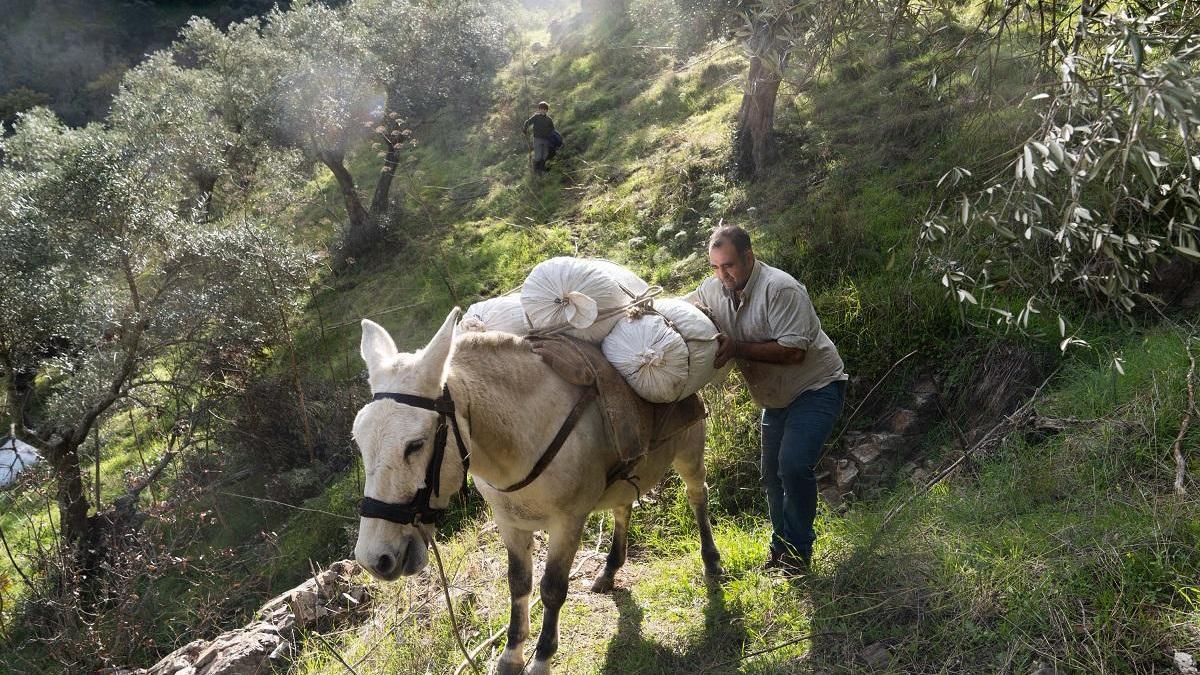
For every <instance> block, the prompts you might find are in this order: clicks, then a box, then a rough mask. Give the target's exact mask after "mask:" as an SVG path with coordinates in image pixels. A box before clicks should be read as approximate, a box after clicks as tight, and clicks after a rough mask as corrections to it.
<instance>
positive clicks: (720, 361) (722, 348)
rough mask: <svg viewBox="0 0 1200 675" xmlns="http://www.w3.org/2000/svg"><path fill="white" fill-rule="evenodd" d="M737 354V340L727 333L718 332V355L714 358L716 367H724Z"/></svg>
mask: <svg viewBox="0 0 1200 675" xmlns="http://www.w3.org/2000/svg"><path fill="white" fill-rule="evenodd" d="M736 354H737V341H736V340H734V339H733V338H731V337H729V336H728V335H726V334H725V333H717V355H716V357H715V358H713V367H714V368H723V367H724V366H725V364H726V363H729V359H732V358H733V357H734V356H735V355H736Z"/></svg>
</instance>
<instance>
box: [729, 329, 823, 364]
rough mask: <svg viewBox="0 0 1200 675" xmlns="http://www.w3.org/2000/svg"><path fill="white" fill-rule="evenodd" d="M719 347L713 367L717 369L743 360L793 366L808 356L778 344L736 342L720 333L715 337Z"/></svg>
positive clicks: (803, 350)
mask: <svg viewBox="0 0 1200 675" xmlns="http://www.w3.org/2000/svg"><path fill="white" fill-rule="evenodd" d="M717 341H718V342H719V343H720V346H718V347H717V356H716V358H715V359H714V360H713V365H714V366H716V367H717V368H720V367H722V366H724V365H725V364H726V363H727V362H728V361H729V360H730V359H745V360H747V361H762V362H764V363H780V364H786V365H795V364H797V363H801V362H802V361H804V357H805V356H807V355H808V351H807V350H805V349H796V348H795V347H785V346H783V345H781V344H779V343H778V342H776V341H774V340H771V341H769V342H738V341H737V340H734V339H733V338H731V337H729V336H728V335H726V334H724V333H721V334H720V335H718V336H717Z"/></svg>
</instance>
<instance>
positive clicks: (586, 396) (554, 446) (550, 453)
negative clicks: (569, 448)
mask: <svg viewBox="0 0 1200 675" xmlns="http://www.w3.org/2000/svg"><path fill="white" fill-rule="evenodd" d="M595 399H596V388H595V387H587V388H585V389H584V390H583V393H582V394H580V395H579V400H578V401H576V402H575V407H574V408H571V412H570V413H569V414H568V415H567V418H566V419H564V420H563V423H562V425H561V426H560V427H559V428H558V433H557V434H554V438H553V439H552V440H551V441H550V445H549V446H547V447H546V451H545V452H543V453H542V456H541V457H540V458H539V459H538V461H537V463H536V464H534V465H533V468H532V469H530V471H529V473H528V474H527V475H526V476H525V477H524V478H522V479H521V480H519V481H517V482H516V483H513V484H512V485H509V486H508V487H504V488H496V489H497V490H499V491H500V492H516V491H517V490H520V489H521V488H523V487H525V486H526V485H529V484H530V483H532V482H533V481H535V480H537V477H538V476H540V475H542V472H543V471H545V470H546V467H548V466H550V462H553V461H554V457H555V456H556V455H558V451H559V450H561V449H562V446H563V443H566V442H567V437H568V436H570V435H571V431H573V430H574V429H575V425H576V424H578V423H579V418H580V417H583V412H584V410H586V409H587V406H588V404H589V403H591V402H592V401H594V400H595Z"/></svg>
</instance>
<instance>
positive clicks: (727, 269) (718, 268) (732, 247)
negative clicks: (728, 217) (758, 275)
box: [708, 225, 754, 291]
mask: <svg viewBox="0 0 1200 675" xmlns="http://www.w3.org/2000/svg"><path fill="white" fill-rule="evenodd" d="M708 263H709V265H710V266H711V267H712V271H713V276H715V277H716V278H717V279H718V280H719V281H720V282H721V285H723V286H725V288H726V289H727V290H730V291H740V290H742V289H743V288H745V287H746V282H747V281H749V280H750V273H751V272H753V271H754V251H753V249H751V248H750V235H749V234H746V231H745V230H743V229H742V228H740V227H738V226H737V225H725V226H723V227H718V228H717V229H715V230H713V233H712V234H711V235H710V236H709V237H708Z"/></svg>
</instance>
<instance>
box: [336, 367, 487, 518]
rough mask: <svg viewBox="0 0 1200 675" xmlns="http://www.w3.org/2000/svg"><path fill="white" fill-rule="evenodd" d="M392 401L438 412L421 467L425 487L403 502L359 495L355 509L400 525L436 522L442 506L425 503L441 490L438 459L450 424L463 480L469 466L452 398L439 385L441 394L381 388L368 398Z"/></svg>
mask: <svg viewBox="0 0 1200 675" xmlns="http://www.w3.org/2000/svg"><path fill="white" fill-rule="evenodd" d="M385 399H387V400H389V401H395V402H397V403H402V404H404V405H410V406H412V407H414V408H421V409H423V410H432V411H433V412H436V413H437V414H438V425H437V432H436V433H435V434H434V436H433V456H431V457H430V458H429V465H428V466H427V467H425V487H423V488H421V489H420V490H417V494H415V495H413V498H412V499H410V500H409V501H408V503H406V504H393V503H390V502H381V501H379V500H378V499H373V498H371V497H365V496H364V497H363V498H362V501H361V502H359V503H358V513H359V515H361V516H362V517H363V518H382V519H383V520H387V521H391V522H393V523H398V524H400V525H414V524H417V523H427V524H431V525H437V524H438V523H440V522H441V520H442V517H443V516H445V515H446V509H437V508H434V507H432V506H430V505H429V500H430V498H432V497H433V496H434V495H436V494H438V493H439V492H440V491H441V482H442V460H443V458H444V457H445V456H446V436H447V435H448V434H449V430H450V428H453V429H454V440H455V442H457V443H458V455H459V457H461V458H462V463H463V482H464V483H465V482H466V475H467V469H469V468H470V467H471V456H470V454H468V453H467V446H466V444H464V443H463V438H462V432H461V431H460V430H459V428H458V418H457V417H455V416H454V400H453V399H451V398H450V389H449V387H442V395H441V396H439V397H437V398H426V397H424V396H413V395H412V394H397V393H393V392H387V391H381V392H379V393H377V394H375V395H374V396H373V397H371V400H372V401H382V400H385Z"/></svg>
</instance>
